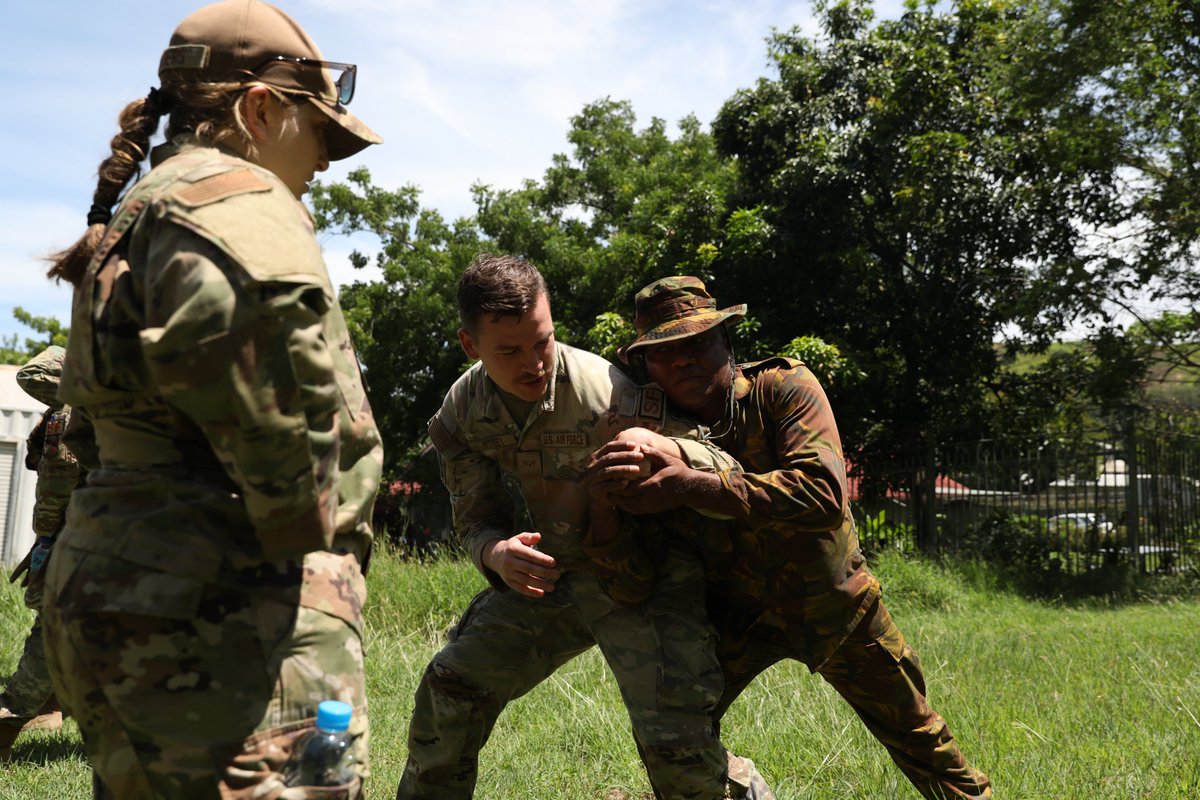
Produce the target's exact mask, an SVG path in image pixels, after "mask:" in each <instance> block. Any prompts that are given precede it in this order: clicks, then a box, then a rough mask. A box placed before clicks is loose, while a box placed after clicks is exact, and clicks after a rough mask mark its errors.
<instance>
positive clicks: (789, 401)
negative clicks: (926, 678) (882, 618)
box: [593, 358, 880, 670]
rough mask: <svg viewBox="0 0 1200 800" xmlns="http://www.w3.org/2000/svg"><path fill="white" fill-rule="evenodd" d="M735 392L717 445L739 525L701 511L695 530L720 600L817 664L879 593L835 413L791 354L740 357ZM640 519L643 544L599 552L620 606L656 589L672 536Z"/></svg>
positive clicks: (692, 533)
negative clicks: (729, 463) (851, 501)
mask: <svg viewBox="0 0 1200 800" xmlns="http://www.w3.org/2000/svg"><path fill="white" fill-rule="evenodd" d="M733 392H734V399H735V401H736V403H735V409H734V419H733V421H732V424H731V425H730V427H729V429H728V430H727V431H724V432H722V433H719V435H714V436H712V438H711V439H710V441H711V442H712V443H713V444H717V445H719V446H721V447H722V448H723V449H724V450H725V451H726V452H727V453H729V455H731V456H733V457H735V458H736V459H737V460H738V462H739V464H740V465H741V467H740V469H734V470H721V471H720V475H721V481H722V484H723V485H724V487H725V490H726V491H727V492H729V493H731V494H732V495H733V496H734V497H736V498H737V500H738V501H739V503H740V505H741V512H740V514H739V515H738V518H737V519H736V520H733V521H731V522H719V521H717V520H715V519H706V518H700V517H695V518H693V519H692V523H693V524H692V525H691V527H690V531H689V532H688V534H687V536H688V538H689V539H690V540H691V541H693V542H694V543H695V545H696V547H697V548H698V550H699V551H700V554H701V557H702V558H703V560H704V563H705V569H706V573H707V575H708V582H709V585H710V590H711V593H712V595H713V596H714V597H715V598H716V599H717V600H718V602H720V603H721V604H722V605H723V606H725V607H727V608H729V607H736V608H738V609H740V610H741V612H742V613H740V614H739V616H740V617H741V618H743V619H745V618H747V617H749V618H752V619H755V623H754V624H756V625H763V626H768V627H772V628H776V629H780V630H782V631H783V632H784V634H785V635H786V637H787V638H788V639H789V640H790V641H791V642H793V643H794V644H795V645H797V647H798V649H799V651H800V652H801V653H802V654H803V655H804V660H805V663H806V664H807V665H808V667H809V668H810V669H813V670H815V669H817V668H818V667H820V665H821V664H823V663H824V662H825V661H826V660H827V659H828V658H829V656H830V655H831V654H832V653H833V651H834V650H835V649H837V646H838V645H839V644H840V643H841V642H842V640H843V639H844V638H845V637H846V635H847V634H848V633H849V632H850V631H851V630H852V629H853V627H854V626H855V625H856V624H857V623H858V622H859V620H861V619H862V615H863V613H864V612H865V611H866V610H867V609H868V608H869V606H870V605H871V603H872V602H874V600H875V599H876V598H877V597H879V594H880V589H879V581H878V580H877V579H876V578H875V576H874V575H872V574H871V572H870V570H868V569H867V566H866V560H865V559H864V558H863V555H862V551H861V550H860V549H859V544H858V534H857V533H855V530H854V520H853V518H852V517H851V515H850V510H849V507H848V500H847V495H846V468H845V462H844V460H843V457H842V445H841V440H840V438H839V437H838V432H837V425H836V423H835V422H834V418H833V411H832V410H831V409H830V407H829V401H828V399H827V398H826V397H825V392H824V390H822V389H821V386H820V384H819V383H817V379H816V377H815V376H813V374H812V373H811V372H810V371H809V370H808V368H807V367H805V366H804V365H803V364H801V363H800V362H798V361H792V360H790V359H785V358H772V359H767V360H766V361H759V362H755V363H751V364H742V365H740V366H739V367H738V369H737V374H736V376H735V378H734V383H733ZM724 426H725V421H722V422H721V423H718V425H717V426H716V427H717V430H718V432H720V429H721V428H723V427H724ZM657 516H659V517H660V518H661V517H662V516H663V515H657ZM643 519H645V520H647V523H645V524H644V526H643V527H644V528H648V529H649V530H641V531H633V533H634V535H636V536H637V537H638V538H637V541H631V538H632V537H631V536H629V535H626V536H624V537H623V538H622V539H621V542H620V543H619V544H615V545H613V546H611V547H610V548H609V549H608V552H607V553H601V552H594V553H593V557H594V558H595V559H596V560H597V563H598V568H599V570H600V573H601V575H602V576H603V577H604V578H605V585H606V588H607V589H608V590H609V592H610V593H611V594H612V595H613V596H614V598H615V599H617V600H618V601H620V602H623V603H635V602H638V601H640V600H641V599H643V598H644V597H645V596H646V595H647V594H648V593H649V584H650V582H651V581H652V580H653V579H654V574H655V572H656V570H657V567H658V562H659V560H660V559H661V552H662V548H663V544H662V540H663V538H664V534H668V535H669V534H670V530H669V529H668V528H667V526H665V525H663V524H658V525H655V524H654V521H653V520H654V518H653V517H647V518H643ZM627 527H628V526H623V533H625V531H626V529H627Z"/></svg>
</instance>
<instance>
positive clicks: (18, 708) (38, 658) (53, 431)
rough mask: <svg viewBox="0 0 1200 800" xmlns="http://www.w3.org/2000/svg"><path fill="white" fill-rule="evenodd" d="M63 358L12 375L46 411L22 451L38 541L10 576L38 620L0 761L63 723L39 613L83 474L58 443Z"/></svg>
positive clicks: (12, 692) (11, 688) (55, 353)
mask: <svg viewBox="0 0 1200 800" xmlns="http://www.w3.org/2000/svg"><path fill="white" fill-rule="evenodd" d="M65 352H66V351H64V350H63V348H61V347H57V346H53V345H52V346H50V347H48V348H46V349H45V350H43V351H42V352H41V353H38V354H37V355H36V356H34V358H33V359H32V360H30V361H29V363H28V364H26V365H25V366H23V367H21V368H20V369H19V370H17V384H18V385H19V386H20V387H21V388H22V389H23V390H25V393H26V394H28V395H29V396H31V397H33V398H34V399H35V400H38V401H40V402H42V403H45V404H46V405H47V406H49V408H47V409H46V411H45V413H43V414H42V419H41V421H39V423H38V425H37V427H35V428H34V429H33V431H32V432H31V433H30V434H29V439H28V441H27V442H26V448H25V466H26V467H28V468H29V469H31V470H34V471H36V472H37V476H38V478H37V486H36V487H35V489H34V496H35V499H34V507H33V532H34V533H35V534H37V537H38V538H37V541H36V542H35V543H34V545H33V547H32V548H31V549H30V551H29V554H28V555H26V556H25V559H24V560H23V561H22V562H21V564H20V565H19V566H18V567H17V569H16V570H15V571H14V572H13V574H12V580H13V581H16V580H21V581H22V585H23V586H24V587H25V605H26V607H28V608H30V609H32V610H34V611H35V612H37V615H36V616H35V617H34V620H33V627H32V628H30V630H29V634H28V635H27V636H26V637H25V644H24V647H23V649H22V653H21V660H20V661H19V662H18V664H17V670H16V672H14V673H13V675H12V677H11V678H9V680H8V684H7V685H6V686H5V687H4V691H3V693H2V694H0V758H4V757H6V756H7V755H8V753H9V752H10V750H11V745H12V741H13V740H14V739H15V738H16V735H17V733H19V732H20V730H29V729H30V728H34V727H43V728H44V727H54V726H55V725H57V724H61V720H62V717H61V715H60V714H57V713H55V709H57V705H58V702H57V700H56V699H55V697H54V688H53V687H52V686H51V685H50V673H49V671H48V670H47V667H46V649H45V646H44V644H43V639H42V614H41V609H42V595H43V591H44V587H45V582H46V578H45V576H46V561H47V558H48V557H49V555H50V550H51V548H52V547H53V545H54V538H55V537H56V536H57V535H58V532H59V531H60V530H62V526H63V520H64V518H65V516H66V512H67V502H68V501H69V500H70V499H71V492H72V490H74V489H75V487H76V486H77V485H79V484H80V482H81V479H82V478H83V476H84V474H85V473H83V472H82V471H81V470H80V468H79V462H78V461H77V460H76V458H75V456H74V454H73V453H72V452H71V451H70V449H69V448H68V447H67V446H66V444H64V442H63V437H64V434H65V432H66V428H67V425H68V423H69V420H70V417H71V408H70V406H64V405H63V404H62V403H60V402H59V401H58V399H57V393H58V384H59V380H60V378H61V376H62V363H63V356H64V354H65ZM47 712H48V713H47Z"/></svg>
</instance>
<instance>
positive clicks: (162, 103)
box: [146, 86, 175, 117]
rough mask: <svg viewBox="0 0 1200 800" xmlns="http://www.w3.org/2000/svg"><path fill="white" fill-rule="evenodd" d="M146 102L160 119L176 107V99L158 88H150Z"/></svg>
mask: <svg viewBox="0 0 1200 800" xmlns="http://www.w3.org/2000/svg"><path fill="white" fill-rule="evenodd" d="M146 102H147V103H149V104H150V106H151V107H152V108H153V109H154V111H155V113H157V114H158V115H159V116H160V117H161V116H162V115H163V114H166V113H168V112H169V111H170V110H171V109H172V108H174V107H175V98H174V97H173V96H171V95H169V94H167V93H166V92H164V91H163V90H162V89H159V88H158V87H157V86H151V87H150V93H149V94H147V95H146Z"/></svg>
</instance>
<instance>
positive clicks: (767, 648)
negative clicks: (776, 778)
mask: <svg viewBox="0 0 1200 800" xmlns="http://www.w3.org/2000/svg"><path fill="white" fill-rule="evenodd" d="M733 393H734V399H735V401H736V405H735V411H734V419H733V424H732V426H731V427H730V428H729V429H727V430H726V431H725V433H724V435H720V436H714V437H713V438H712V439H711V441H712V442H713V443H714V444H717V445H719V446H721V447H722V448H723V449H725V451H726V452H728V453H729V454H730V455H732V456H734V457H735V458H736V459H737V460H738V462H739V463H740V464H741V467H742V470H741V471H736V470H734V471H729V472H722V475H721V477H722V483H723V484H724V486H725V488H726V490H727V491H728V492H730V493H731V494H732V495H733V496H734V497H736V498H737V499H738V500H739V501H740V503H741V513H740V515H739V518H738V519H737V520H736V521H734V522H731V523H722V522H718V521H716V520H711V519H710V520H707V521H705V522H704V523H702V524H700V525H698V526H697V528H696V530H695V531H694V532H693V533H692V534H691V535H690V537H689V538H690V540H691V541H692V542H693V543H694V544H695V545H696V546H697V548H698V549H699V551H700V553H701V554H702V556H703V558H704V560H705V564H706V571H707V574H708V580H709V588H710V594H709V602H708V607H709V611H710V615H711V617H712V620H713V623H714V624H715V625H716V627H717V632H718V635H719V643H718V653H719V657H720V660H721V667H722V672H723V675H724V681H725V689H724V692H723V694H722V696H721V700H720V701H719V702H718V704H717V706H716V708H715V709H714V719H715V720H717V721H718V722H719V720H720V719H721V717H722V715H723V714H724V713H725V711H726V710H727V709H728V708H729V706H730V704H731V703H732V702H733V701H734V700H735V699H736V698H737V697H738V696H739V695H740V694H741V693H742V691H744V690H745V689H746V687H747V686H749V685H750V683H751V682H752V681H753V680H754V678H755V677H756V676H757V675H758V674H759V673H761V672H762V671H763V670H765V669H767V668H768V667H770V666H771V665H772V664H775V663H777V662H778V661H781V660H783V659H785V658H792V659H796V660H797V661H800V662H802V663H804V664H805V665H806V666H807V667H808V668H809V669H810V670H812V671H814V672H816V673H818V674H819V675H821V677H822V678H824V679H825V680H826V681H827V682H828V683H829V684H830V685H831V686H832V687H833V688H834V689H835V690H836V691H837V692H838V693H839V694H840V695H841V696H842V697H843V698H844V699H845V700H846V701H847V702H848V703H849V704H850V705H851V707H852V708H853V709H854V711H855V713H857V714H858V716H859V717H860V719H862V721H863V723H864V724H865V725H866V726H867V728H868V729H869V730H870V731H871V733H872V734H873V735H874V736H875V737H876V738H877V739H878V740H879V741H880V742H881V743H883V745H884V746H885V747H886V748H887V750H888V752H889V754H890V755H891V756H892V758H893V760H894V761H895V762H896V764H897V765H898V766H899V767H900V769H901V770H902V771H903V772H904V774H905V776H906V777H907V778H908V779H909V780H910V781H911V782H912V783H913V785H914V786H915V787H916V788H917V789H918V791H920V792H921V794H922V795H924V796H925V797H927V798H944V797H965V798H980V797H991V796H992V790H991V787H990V785H989V782H988V778H987V776H985V775H984V774H983V773H982V772H980V771H979V770H977V769H974V768H973V767H971V766H970V765H969V764H968V763H967V761H966V759H965V758H964V756H963V754H962V752H961V751H960V750H959V747H958V744H957V742H955V740H954V738H953V737H952V736H951V734H950V730H949V728H947V726H946V723H945V721H944V720H943V719H942V718H941V716H939V715H938V714H937V712H936V711H934V710H933V709H932V708H931V707H930V706H929V703H928V702H927V701H926V699H925V680H924V676H923V675H922V672H921V667H920V662H919V661H918V659H917V654H916V652H914V651H913V649H912V648H911V647H910V646H909V645H908V644H907V643H906V642H905V640H904V635H903V634H902V633H901V632H900V629H899V628H898V627H897V626H896V625H895V623H894V622H893V621H892V618H891V616H890V615H889V614H888V611H887V609H886V608H885V607H884V604H883V602H882V600H881V592H880V586H879V581H878V580H877V579H876V578H875V576H874V575H872V574H871V572H870V571H869V570H868V568H867V565H866V561H865V559H864V558H863V554H862V552H861V550H860V549H859V542H858V535H857V534H856V533H855V530H854V522H853V519H852V517H851V515H850V511H849V506H848V498H847V495H846V472H845V462H844V460H843V455H842V446H841V440H840V437H839V436H838V432H837V425H836V423H835V422H834V418H833V411H832V409H831V408H830V406H829V401H828V399H827V398H826V396H825V392H824V390H822V388H821V386H820V384H819V383H818V382H817V379H816V377H815V376H814V375H813V374H812V372H810V371H809V370H808V368H807V367H805V366H804V365H803V364H801V363H800V362H798V361H793V360H790V359H785V358H772V359H768V360H766V361H760V362H756V363H751V364H742V365H740V366H739V367H738V368H737V371H736V374H735V378H734V382H733ZM717 427H718V428H724V422H722V423H721V424H720V425H718V426H717ZM656 534H657V535H653V534H652V535H649V536H645V535H643V538H642V539H641V541H642V542H643V543H644V545H643V546H641V547H635V546H632V545H630V544H629V543H628V542H626V543H625V544H623V545H622V546H619V547H614V548H612V552H611V557H610V559H609V561H608V563H606V564H605V565H604V567H603V570H602V575H604V576H605V579H606V580H605V583H606V585H607V586H608V588H609V590H610V591H611V592H612V593H613V595H614V597H616V598H618V599H619V600H621V601H623V602H627V603H636V602H638V601H639V600H640V598H641V597H642V596H643V595H644V594H645V593H646V591H647V584H648V583H649V582H651V581H652V580H653V579H654V578H653V576H654V575H655V574H659V573H660V572H661V567H659V566H658V562H661V558H662V557H661V555H660V554H659V551H661V548H662V544H661V543H662V541H664V540H665V539H666V538H668V536H669V533H668V532H665V531H661V530H660V531H658V532H656Z"/></svg>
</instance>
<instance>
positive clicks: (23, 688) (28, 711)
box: [0, 545, 54, 717]
mask: <svg viewBox="0 0 1200 800" xmlns="http://www.w3.org/2000/svg"><path fill="white" fill-rule="evenodd" d="M36 547H37V546H36V545H35V553H36ZM31 555H33V554H31ZM24 577H25V606H26V607H27V608H30V609H33V610H34V611H36V612H38V613H37V616H36V617H34V620H33V627H31V628H30V629H29V634H28V635H27V636H26V637H25V645H24V648H23V649H22V651H21V660H20V661H19V662H17V670H16V672H14V673H13V674H12V677H10V678H9V679H8V684H7V685H6V686H5V687H4V691H3V692H2V693H0V706H3V707H4V708H7V709H8V710H9V711H10V712H12V714H13V715H14V716H18V717H33V716H36V715H37V713H38V712H39V711H40V710H41V709H42V708H43V707H44V706H45V705H46V703H47V702H48V701H50V699H51V697H52V696H53V694H54V688H53V687H52V686H51V685H50V672H49V670H48V669H47V667H46V647H45V644H44V642H43V640H42V613H41V608H42V593H43V590H44V587H45V584H46V572H45V568H44V562H43V563H39V564H37V565H30V566H29V571H28V572H26V573H25V576H24Z"/></svg>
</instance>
